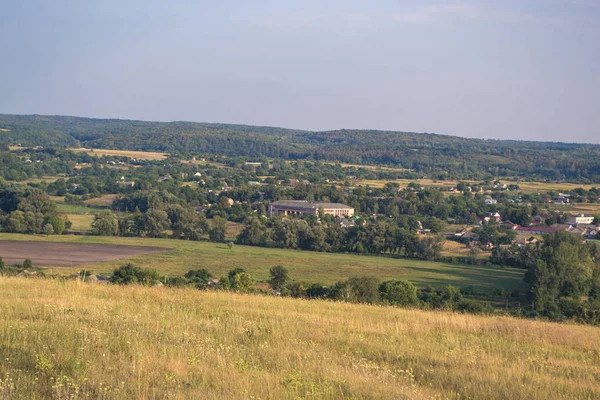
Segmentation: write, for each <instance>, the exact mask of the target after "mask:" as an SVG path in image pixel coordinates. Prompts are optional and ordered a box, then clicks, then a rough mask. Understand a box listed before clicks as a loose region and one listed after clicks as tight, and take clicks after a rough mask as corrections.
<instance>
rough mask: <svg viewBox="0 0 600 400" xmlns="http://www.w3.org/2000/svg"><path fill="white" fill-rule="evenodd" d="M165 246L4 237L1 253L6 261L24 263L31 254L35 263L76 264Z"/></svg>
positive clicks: (94, 261)
mask: <svg viewBox="0 0 600 400" xmlns="http://www.w3.org/2000/svg"><path fill="white" fill-rule="evenodd" d="M162 250H165V248H160V247H149V246H118V245H110V244H97V243H94V244H92V243H51V242H24V241H23V242H21V241H18V242H16V241H14V240H0V254H1V255H2V259H3V260H4V262H5V263H7V264H9V265H11V264H17V263H22V262H23V260H24V259H25V258H29V259H30V260H31V261H32V262H33V264H34V265H40V266H41V265H43V266H48V267H72V266H78V265H82V264H92V263H97V262H102V261H108V260H118V259H122V258H126V257H132V256H137V255H142V254H149V253H156V252H158V251H162Z"/></svg>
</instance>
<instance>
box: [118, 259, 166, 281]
mask: <svg viewBox="0 0 600 400" xmlns="http://www.w3.org/2000/svg"><path fill="white" fill-rule="evenodd" d="M159 280H160V277H159V275H158V272H157V271H156V270H155V269H152V268H140V267H136V266H135V265H133V264H131V263H129V264H127V265H123V266H122V267H119V268H118V269H116V270H114V271H113V273H112V275H111V277H110V278H109V282H110V283H116V284H118V285H128V284H132V283H139V284H142V285H154V284H156V283H158V282H159Z"/></svg>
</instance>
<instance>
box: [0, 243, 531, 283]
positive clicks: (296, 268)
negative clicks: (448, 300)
mask: <svg viewBox="0 0 600 400" xmlns="http://www.w3.org/2000/svg"><path fill="white" fill-rule="evenodd" d="M0 240H19V241H21V240H23V241H31V245H32V248H35V243H36V242H41V241H43V242H60V243H106V244H121V245H135V246H156V247H163V248H168V249H169V250H165V251H162V252H158V253H153V254H148V255H142V256H134V257H129V258H124V259H121V260H113V261H107V262H101V263H97V264H94V263H90V264H83V265H80V266H77V267H76V268H49V269H48V272H49V273H53V274H69V273H76V272H78V271H79V270H81V269H87V270H91V271H92V272H94V273H110V272H112V271H113V270H114V269H115V268H117V267H119V266H121V265H123V264H125V263H127V262H132V263H134V264H135V265H138V266H141V267H148V268H154V269H156V270H157V271H158V272H159V273H160V274H161V275H167V276H180V275H183V274H185V273H186V272H187V271H189V270H192V269H194V270H197V269H207V270H208V271H209V272H210V273H211V274H212V275H214V276H216V277H219V276H224V275H227V272H228V271H230V270H231V269H233V268H236V267H242V268H244V269H245V270H246V271H247V272H248V273H250V274H251V275H252V276H253V277H254V279H256V280H257V281H259V282H260V281H262V282H266V281H267V279H268V277H269V269H270V268H271V267H273V266H274V265H282V266H284V267H285V268H287V269H288V270H289V271H290V279H292V280H294V281H300V282H308V283H322V284H333V283H335V282H337V281H339V280H343V279H347V278H349V277H352V276H360V275H372V276H376V277H377V278H379V279H381V280H386V279H406V280H409V281H410V282H412V283H413V284H415V285H417V286H419V287H424V286H428V285H430V286H435V287H441V286H446V285H453V286H456V287H459V288H466V287H473V289H474V290H475V292H477V293H482V294H486V295H489V294H491V293H492V291H493V290H494V289H500V288H502V289H505V290H506V291H507V292H509V293H510V292H512V291H520V292H523V291H525V290H526V285H525V283H524V282H523V274H524V271H523V270H522V269H516V268H505V267H494V266H484V265H458V264H448V263H441V262H433V261H419V260H409V259H404V258H390V257H379V256H358V255H352V254H339V253H320V252H311V251H301V250H289V249H273V248H262V247H252V246H240V245H235V246H233V247H232V248H229V247H228V246H226V245H225V244H218V243H211V242H205V241H200V242H194V241H183V240H169V239H151V238H121V237H92V236H65V235H63V236H50V237H47V236H38V235H36V236H34V235H19V234H6V233H0ZM0 256H1V254H0ZM68 257H69V255H68V254H65V258H68ZM39 266H40V267H43V266H44V265H39Z"/></svg>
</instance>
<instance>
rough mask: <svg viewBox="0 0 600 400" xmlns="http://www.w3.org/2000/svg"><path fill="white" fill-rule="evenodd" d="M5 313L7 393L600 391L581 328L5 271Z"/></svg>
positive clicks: (1, 386)
mask: <svg viewBox="0 0 600 400" xmlns="http://www.w3.org/2000/svg"><path fill="white" fill-rule="evenodd" d="M0 315H2V324H0V357H1V359H2V360H3V362H2V363H0V398H50V397H53V398H84V397H89V398H104V399H111V398H118V399H120V398H140V399H142V398H144V399H145V398H171V399H179V398H255V399H267V398H273V399H286V398H294V399H295V398H318V399H323V398H353V399H360V398H377V399H385V398H409V399H422V398H455V399H458V398H461V399H463V398H473V399H475V398H477V399H549V398H566V399H587V398H599V397H600V384H599V375H600V352H599V351H598V345H597V344H598V342H599V341H600V330H599V329H598V328H593V327H586V326H576V325H558V324H551V323H543V322H535V321H529V320H517V319H511V318H505V317H501V318H499V317H496V318H491V317H480V316H473V315H459V314H450V313H443V312H424V311H416V310H404V309H395V308H387V307H373V306H361V305H353V304H345V303H330V302H322V301H305V300H294V299H287V298H273V297H258V296H242V295H234V294H230V293H222V292H200V291H196V290H193V289H166V288H143V287H128V288H123V287H118V286H95V285H87V284H84V283H80V282H74V281H71V282H60V281H56V280H31V279H30V280H28V279H23V278H1V277H0ZM71 396H72V397H71Z"/></svg>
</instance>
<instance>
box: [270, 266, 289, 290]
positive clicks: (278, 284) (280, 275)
mask: <svg viewBox="0 0 600 400" xmlns="http://www.w3.org/2000/svg"><path fill="white" fill-rule="evenodd" d="M269 275H270V277H271V279H269V284H270V285H271V287H272V288H273V289H275V290H281V289H282V288H283V287H284V286H285V284H286V283H287V281H288V279H289V277H288V270H287V269H285V268H284V267H283V266H281V265H276V266H274V267H272V268H271V269H270V270H269Z"/></svg>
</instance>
